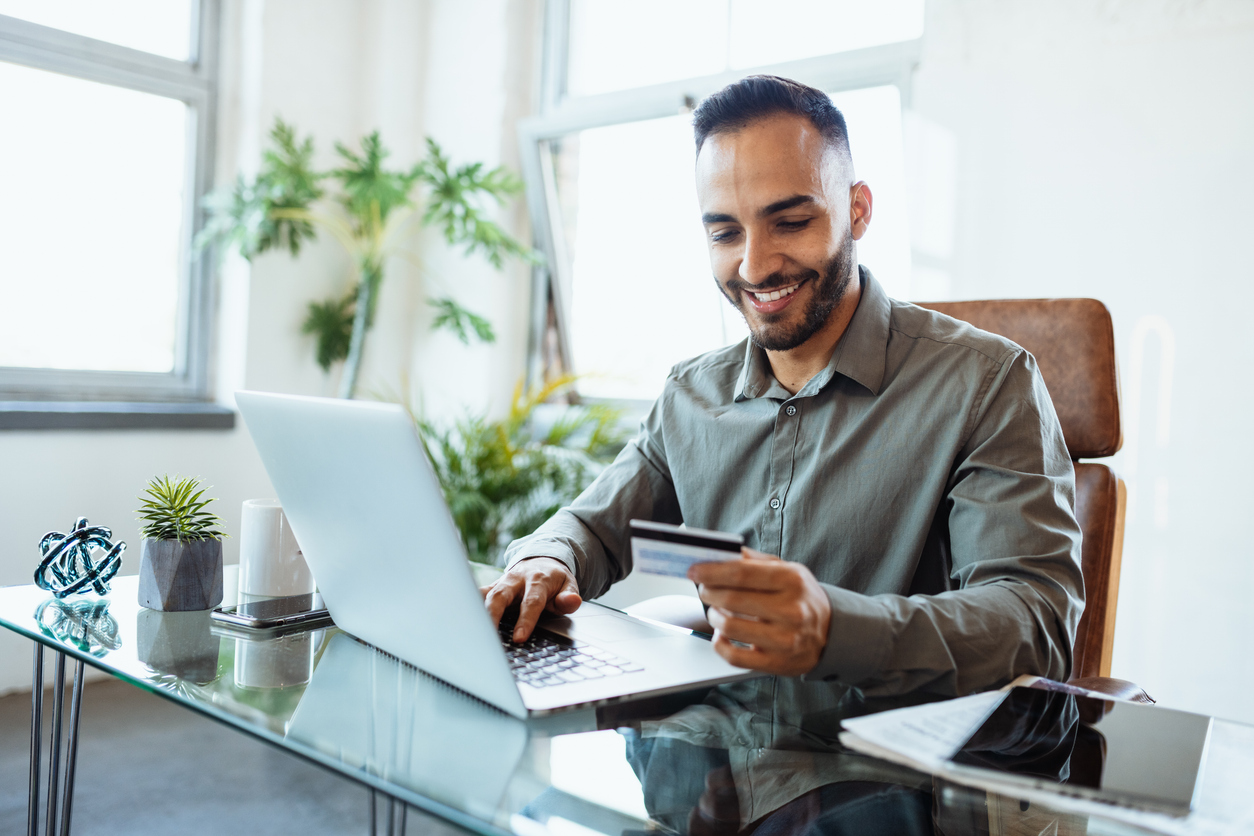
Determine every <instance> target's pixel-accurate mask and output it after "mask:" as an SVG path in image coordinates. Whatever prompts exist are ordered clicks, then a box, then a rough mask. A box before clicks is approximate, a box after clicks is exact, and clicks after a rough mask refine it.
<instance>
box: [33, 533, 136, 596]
mask: <svg viewBox="0 0 1254 836" xmlns="http://www.w3.org/2000/svg"><path fill="white" fill-rule="evenodd" d="M124 551H126V543H123V542H122V541H120V540H119V541H118V542H117V543H114V542H113V532H112V531H111V530H109V529H107V528H105V527H104V526H102V525H88V524H87V518H86V517H79V518H78V519H77V520H75V521H74V528H73V529H72V530H71V531H70V533H69V534H62V533H61V532H60V531H49V532H48V533H47V534H45V535H44V536H43V539H41V540H40V541H39V554H40V555H41V556H42V560H40V561H39V568H38V569H36V570H35V584H36V586H38V587H39V588H40V589H46V590H47V591H49V592H51V593H52V594H53V595H54V596H56V597H57V598H64V597H66V596H67V595H73V594H75V593H76V592H87V591H88V587H90V588H91V590H94V591H95V593H96V594H97V595H104V594H105V593H106V592H108V591H109V581H110V580H112V579H113V576H114V575H116V574H117V573H118V569H120V568H121V567H122V552H124ZM93 553H95V555H96V557H95V559H93Z"/></svg>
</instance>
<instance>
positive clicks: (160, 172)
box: [0, 0, 222, 426]
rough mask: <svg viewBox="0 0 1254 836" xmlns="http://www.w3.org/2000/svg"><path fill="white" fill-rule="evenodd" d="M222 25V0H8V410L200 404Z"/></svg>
mask: <svg viewBox="0 0 1254 836" xmlns="http://www.w3.org/2000/svg"><path fill="white" fill-rule="evenodd" d="M216 21H217V0H200V2H196V0H112V2H101V0H59V2H57V3H47V2H43V0H0V112H3V113H4V118H5V124H6V129H5V130H4V131H3V132H0V160H2V161H3V162H0V172H2V173H0V181H2V182H3V187H0V228H3V229H4V232H5V241H6V244H5V247H4V248H3V250H2V251H0V293H3V296H4V299H5V304H4V305H0V401H3V402H4V403H3V404H2V405H3V406H4V407H6V410H7V411H8V412H10V413H12V412H13V411H14V409H15V406H14V404H15V402H24V403H23V406H22V407H21V410H18V411H22V410H24V411H26V412H29V411H30V409H31V403H30V402H34V403H36V404H38V403H44V404H46V405H47V406H48V409H49V410H50V411H53V412H58V413H60V414H65V413H67V412H72V411H74V409H73V408H68V407H67V406H66V402H91V401H113V402H141V403H142V402H150V403H153V402H183V403H188V404H195V403H198V402H199V403H204V402H205V401H207V400H208V398H209V383H208V369H207V365H208V336H209V334H208V332H209V329H208V325H209V313H210V307H211V306H210V304H209V293H210V283H209V280H208V279H209V273H208V265H207V264H206V263H205V262H207V260H208V259H202V258H198V257H197V256H196V254H195V253H194V252H193V250H192V236H193V232H194V231H195V229H196V227H197V225H198V224H199V222H200V214H201V209H200V199H201V197H202V195H203V194H204V192H205V190H206V188H207V186H208V185H209V183H210V181H211V176H212V172H211V163H212V158H213V154H212V151H213V117H214V104H215V92H216V91H215V57H216V56H215V53H216V28H215V27H216ZM78 411H85V412H90V411H91V410H90V409H81V410H78ZM113 411H114V412H115V413H116V412H117V410H116V409H115V410H113ZM138 411H140V412H144V413H146V414H149V415H151V414H152V413H153V408H152V407H146V408H138ZM176 411H177V410H176ZM196 411H197V410H196V409H195V408H192V409H190V410H187V409H185V410H183V412H184V413H189V412H196ZM213 411H214V410H208V411H206V410H200V412H202V413H204V414H209V413H210V412H213ZM219 411H220V410H219ZM0 421H3V418H2V417H0ZM215 422H216V424H215ZM54 423H55V422H54ZM112 423H113V425H115V426H117V425H120V424H119V422H118V421H117V420H116V419H115V420H114V421H113V422H112ZM122 423H125V422H122ZM174 423H175V424H179V423H180V422H174ZM181 423H182V425H187V421H186V419H184V420H183V421H182V422H181ZM193 423H195V422H193ZM221 423H222V419H221V417H217V418H214V419H213V420H210V421H208V422H207V423H206V422H201V424H200V425H221Z"/></svg>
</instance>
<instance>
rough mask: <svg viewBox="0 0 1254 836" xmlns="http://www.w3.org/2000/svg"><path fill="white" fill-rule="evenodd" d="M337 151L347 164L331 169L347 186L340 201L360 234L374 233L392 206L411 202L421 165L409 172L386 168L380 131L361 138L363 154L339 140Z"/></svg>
mask: <svg viewBox="0 0 1254 836" xmlns="http://www.w3.org/2000/svg"><path fill="white" fill-rule="evenodd" d="M335 151H336V153H337V154H339V155H340V157H341V158H343V160H344V161H345V163H346V165H344V166H343V167H342V168H337V169H335V170H334V171H332V172H331V174H332V176H334V177H336V178H338V179H339V181H340V183H341V185H342V186H343V188H344V194H343V196H341V198H340V202H341V203H342V204H343V205H344V208H345V209H346V210H348V213H349V214H350V215H351V216H352V217H353V220H354V222H355V223H356V225H357V230H358V232H359V233H363V234H367V235H370V234H373V233H375V232H377V231H378V230H379V229H381V228H382V227H383V224H384V223H386V222H387V219H388V215H389V214H390V213H391V212H392V210H393V209H396V208H397V207H400V206H409V205H411V203H410V199H409V192H410V190H411V189H412V188H413V186H414V182H415V181H416V180H417V179H418V176H419V174H418V168H417V167H415V168H414V169H411V170H410V171H386V170H384V168H383V161H384V159H386V158H387V156H388V153H389V152H388V151H387V150H386V149H384V147H383V143H382V142H381V141H380V140H379V132H378V131H374V132H373V133H371V134H370V135H369V136H366V137H363V138H362V140H361V153H360V154H357V153H355V152H354V151H352V150H351V149H350V148H348V146H346V145H344V144H342V143H339V142H337V143H336V144H335Z"/></svg>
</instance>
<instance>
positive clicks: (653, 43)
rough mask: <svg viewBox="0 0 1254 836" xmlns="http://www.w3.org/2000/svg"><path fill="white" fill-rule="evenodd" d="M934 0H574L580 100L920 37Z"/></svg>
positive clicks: (572, 88) (574, 62) (573, 91)
mask: <svg viewBox="0 0 1254 836" xmlns="http://www.w3.org/2000/svg"><path fill="white" fill-rule="evenodd" d="M923 4H924V0H877V2H875V3H865V2H853V0H684V1H683V2H674V0H637V2H633V3H606V2H602V0H572V2H571V11H570V56H569V59H570V64H569V70H568V73H567V88H568V92H569V93H570V95H572V96H588V95H593V94H596V93H606V92H609V91H611V90H624V89H627V88H631V87H644V86H647V85H650V84H659V83H662V82H666V81H677V80H679V79H685V78H695V77H697V76H703V75H712V74H714V73H718V72H722V71H724V70H727V69H744V68H748V67H760V66H764V65H766V64H772V63H778V62H781V61H793V60H797V59H800V58H810V57H813V56H815V55H830V54H832V53H836V52H844V51H846V50H852V49H861V48H864V47H869V46H876V45H878V44H886V43H893V42H896V41H906V40H911V39H913V38H918V37H920V36H921V35H922V34H923Z"/></svg>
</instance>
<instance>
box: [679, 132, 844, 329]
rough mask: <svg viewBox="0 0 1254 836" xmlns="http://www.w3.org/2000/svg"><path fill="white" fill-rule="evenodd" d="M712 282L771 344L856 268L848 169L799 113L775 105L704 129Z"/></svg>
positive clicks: (832, 298) (704, 203)
mask: <svg viewBox="0 0 1254 836" xmlns="http://www.w3.org/2000/svg"><path fill="white" fill-rule="evenodd" d="M697 198H698V201H699V203H700V205H701V215H702V221H703V223H704V225H705V231H706V241H707V244H708V246H709V248H710V264H711V266H712V267H713V269H714V278H715V281H716V282H717V283H718V286H719V289H720V290H721V291H722V292H723V295H724V296H726V297H727V299H728V301H730V302H731V303H732V304H733V305H734V306H736V308H737V309H738V310H739V311H740V313H741V314H742V315H743V316H744V318H745V322H746V324H748V326H749V331H750V333H751V334H752V335H753V340H754V342H756V343H757V344H758V345H760V346H762V347H763V348H765V349H767V350H770V351H788V350H790V349H793V348H796V347H798V346H800V345H801V344H803V343H805V342H806V340H808V339H810V337H812V336H813V335H814V334H815V333H817V332H818V331H819V330H820V329H821V328H822V327H823V325H824V324H825V323H826V322H827V321H828V318H829V316H830V315H831V312H832V310H833V309H834V308H835V307H836V306H837V305H839V303H840V300H841V298H842V297H843V296H844V294H845V291H846V290H847V289H848V287H849V282H850V280H851V278H852V277H853V276H854V275H855V265H856V253H855V249H854V243H853V241H854V238H855V237H861V234H862V229H863V228H864V226H859V227H858V228H857V229H856V230H855V229H853V228H851V225H850V188H849V176H848V173H847V171H846V170H845V168H844V167H843V166H842V165H841V160H840V158H839V156H838V154H837V153H836V152H835V151H834V150H832V149H831V148H830V147H828V145H827V143H826V142H825V141H824V139H823V137H822V135H821V134H820V133H819V132H818V130H817V129H816V128H815V127H814V126H813V125H812V124H811V123H810V121H809V120H808V119H806V118H805V117H802V116H794V115H792V114H780V115H777V116H770V117H767V118H764V119H761V120H758V121H756V122H753V123H751V124H749V125H747V126H746V127H744V128H742V129H741V130H739V131H736V132H733V133H717V134H713V135H711V136H709V137H707V138H706V141H705V144H704V145H703V146H702V148H701V153H700V154H699V155H698V156H697Z"/></svg>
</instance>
